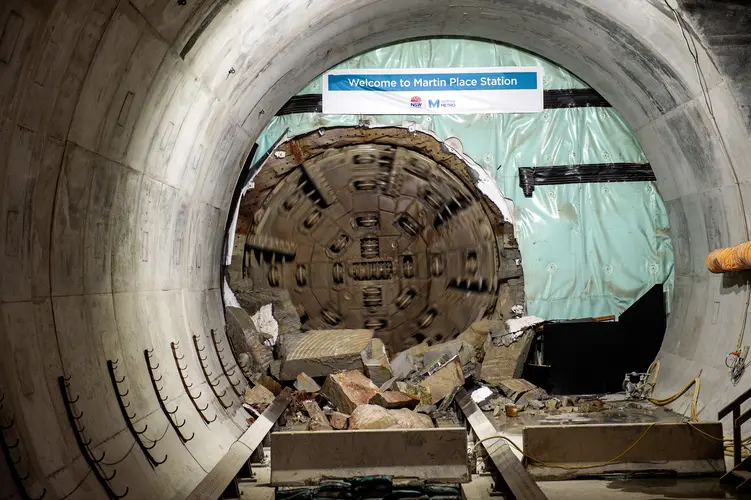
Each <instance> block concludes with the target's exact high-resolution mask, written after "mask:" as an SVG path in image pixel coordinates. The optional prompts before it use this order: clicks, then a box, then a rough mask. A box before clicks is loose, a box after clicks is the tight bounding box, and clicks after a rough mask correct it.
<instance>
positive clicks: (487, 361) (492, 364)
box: [480, 332, 534, 385]
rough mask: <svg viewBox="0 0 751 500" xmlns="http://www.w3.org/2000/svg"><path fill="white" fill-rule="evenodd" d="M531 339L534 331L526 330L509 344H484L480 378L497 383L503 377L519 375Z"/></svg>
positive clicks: (530, 344) (516, 376) (525, 359)
mask: <svg viewBox="0 0 751 500" xmlns="http://www.w3.org/2000/svg"><path fill="white" fill-rule="evenodd" d="M533 339H534V332H527V333H525V334H524V335H522V336H521V337H520V338H519V339H518V340H517V341H516V342H514V343H513V344H511V345H509V346H497V345H495V344H493V343H492V342H489V343H488V344H486V345H485V358H484V359H483V361H482V368H481V369H480V379H481V380H484V381H485V382H487V383H489V384H493V385H497V384H498V383H499V382H501V381H502V380H504V379H509V378H518V377H520V376H521V374H522V371H523V369H524V363H525V362H526V361H527V356H528V355H529V349H530V347H531V346H532V340H533Z"/></svg>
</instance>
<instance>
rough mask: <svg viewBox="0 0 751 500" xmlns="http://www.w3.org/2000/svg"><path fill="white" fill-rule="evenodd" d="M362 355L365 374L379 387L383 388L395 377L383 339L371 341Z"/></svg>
mask: <svg viewBox="0 0 751 500" xmlns="http://www.w3.org/2000/svg"><path fill="white" fill-rule="evenodd" d="M360 355H361V357H362V363H363V366H364V367H365V374H366V375H367V376H368V377H369V378H370V380H372V381H373V383H374V384H375V385H377V386H378V387H381V386H382V385H383V384H385V383H386V382H388V381H389V380H390V379H391V378H392V377H393V376H394V374H393V372H392V370H391V364H390V363H389V357H388V355H387V354H386V346H385V345H384V344H383V341H382V340H381V339H373V340H371V341H370V344H368V347H367V348H365V350H363V351H362V352H361V353H360Z"/></svg>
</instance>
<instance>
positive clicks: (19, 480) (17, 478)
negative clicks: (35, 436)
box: [0, 394, 47, 500]
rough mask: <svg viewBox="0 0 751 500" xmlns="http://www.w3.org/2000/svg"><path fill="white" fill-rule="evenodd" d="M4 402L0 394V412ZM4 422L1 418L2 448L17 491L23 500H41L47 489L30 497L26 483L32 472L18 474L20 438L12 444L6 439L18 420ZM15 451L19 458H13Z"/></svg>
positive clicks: (11, 419)
mask: <svg viewBox="0 0 751 500" xmlns="http://www.w3.org/2000/svg"><path fill="white" fill-rule="evenodd" d="M4 401H5V394H0V411H2V410H3V407H4ZM3 417H4V415H3ZM4 420H5V418H0V447H2V449H3V455H5V460H7V462H8V468H9V469H10V474H11V476H12V477H13V482H14V483H15V484H16V489H17V490H18V492H19V494H20V495H21V498H23V500H41V499H42V498H44V496H45V495H46V494H47V489H46V488H42V492H41V493H40V494H39V496H35V497H32V496H31V495H29V492H28V490H27V489H26V484H25V481H26V480H27V479H28V478H29V476H30V474H31V470H30V469H29V470H27V471H26V473H25V474H21V473H20V472H18V466H19V465H20V464H21V450H20V449H19V446H20V444H21V439H20V438H19V437H16V438H15V441H16V442H15V443H13V444H10V443H9V442H8V440H7V438H6V437H5V434H6V432H8V433H10V431H12V430H13V428H14V427H15V423H16V420H15V418H8V419H7V421H8V423H5V422H4ZM13 450H18V451H16V452H15V453H18V458H13V453H14V451H13Z"/></svg>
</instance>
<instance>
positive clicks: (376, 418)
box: [349, 405, 434, 430]
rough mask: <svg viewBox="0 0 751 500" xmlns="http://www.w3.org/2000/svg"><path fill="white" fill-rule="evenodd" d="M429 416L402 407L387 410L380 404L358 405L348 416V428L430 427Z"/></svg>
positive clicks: (431, 426)
mask: <svg viewBox="0 0 751 500" xmlns="http://www.w3.org/2000/svg"><path fill="white" fill-rule="evenodd" d="M433 427H434V426H433V421H432V420H431V419H430V417H429V416H427V415H423V414H421V413H417V412H414V411H412V410H408V409H406V408H402V409H400V410H387V409H386V408H383V407H381V406H375V405H362V406H359V407H358V408H357V409H356V410H355V411H354V412H353V413H352V416H351V417H350V420H349V428H350V429H351V430H356V429H432V428H433Z"/></svg>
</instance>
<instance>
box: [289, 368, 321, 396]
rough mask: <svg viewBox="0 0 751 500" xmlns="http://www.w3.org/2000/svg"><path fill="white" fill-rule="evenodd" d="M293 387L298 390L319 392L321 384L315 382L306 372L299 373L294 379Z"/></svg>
mask: <svg viewBox="0 0 751 500" xmlns="http://www.w3.org/2000/svg"><path fill="white" fill-rule="evenodd" d="M295 389H297V390H298V391H300V392H307V393H310V394H312V393H314V392H320V391H321V386H320V385H318V383H316V381H315V380H313V379H312V378H311V377H309V376H308V374H307V373H299V374H298V375H297V378H296V379H295Z"/></svg>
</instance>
